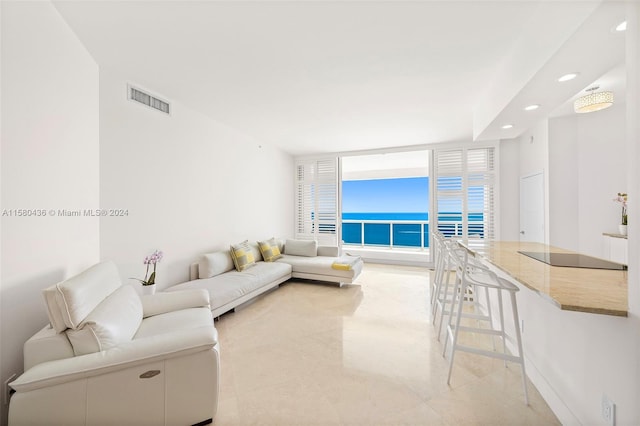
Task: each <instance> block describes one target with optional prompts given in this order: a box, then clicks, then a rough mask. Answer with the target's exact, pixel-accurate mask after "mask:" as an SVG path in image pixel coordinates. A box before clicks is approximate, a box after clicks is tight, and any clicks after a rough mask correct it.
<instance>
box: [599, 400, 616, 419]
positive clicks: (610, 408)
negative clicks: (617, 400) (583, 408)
mask: <svg viewBox="0 0 640 426" xmlns="http://www.w3.org/2000/svg"><path fill="white" fill-rule="evenodd" d="M602 418H603V419H604V420H605V421H606V422H607V425H608V426H615V425H616V404H614V403H613V401H611V400H610V399H609V397H608V396H607V395H604V394H603V395H602Z"/></svg>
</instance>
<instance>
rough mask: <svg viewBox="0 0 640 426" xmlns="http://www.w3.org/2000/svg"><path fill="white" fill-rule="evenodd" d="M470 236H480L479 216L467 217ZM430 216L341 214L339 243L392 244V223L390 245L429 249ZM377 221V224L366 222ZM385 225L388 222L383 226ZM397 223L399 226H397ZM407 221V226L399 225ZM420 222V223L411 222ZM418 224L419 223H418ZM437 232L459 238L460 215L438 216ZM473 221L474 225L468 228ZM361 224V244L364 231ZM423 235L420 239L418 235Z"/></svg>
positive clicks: (446, 214) (423, 214)
mask: <svg viewBox="0 0 640 426" xmlns="http://www.w3.org/2000/svg"><path fill="white" fill-rule="evenodd" d="M468 219H469V222H470V227H469V233H470V234H478V235H482V228H483V226H482V221H483V214H482V213H471V214H469V218H468ZM428 220H429V213H427V212H423V213H342V240H343V241H344V243H345V244H363V243H364V244H365V245H374V246H389V245H391V222H393V246H394V247H395V246H400V247H420V246H421V244H422V241H424V247H429V232H430V228H429V224H428V223H424V222H427V221H428ZM369 221H377V223H368V222H369ZM384 222H388V223H384ZM398 222H400V223H398ZM401 222H407V223H401ZM411 222H419V223H411ZM420 222H421V223H420ZM438 222H439V223H440V230H441V231H442V232H443V233H445V235H449V236H453V235H459V234H457V233H456V223H458V224H459V223H461V222H462V213H460V212H441V213H439V214H438ZM472 222H476V223H477V225H476V226H473V225H471V223H472ZM363 224H364V242H363V241H362V238H363V229H362V226H363ZM421 233H422V234H424V240H422V238H421V235H420V234H421Z"/></svg>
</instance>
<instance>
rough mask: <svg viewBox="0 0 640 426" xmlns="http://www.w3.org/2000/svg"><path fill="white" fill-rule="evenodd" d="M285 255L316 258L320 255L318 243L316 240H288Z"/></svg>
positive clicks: (285, 245)
mask: <svg viewBox="0 0 640 426" xmlns="http://www.w3.org/2000/svg"><path fill="white" fill-rule="evenodd" d="M284 254H289V255H292V256H307V257H315V256H317V255H318V242H317V241H315V240H287V242H286V243H285V244H284Z"/></svg>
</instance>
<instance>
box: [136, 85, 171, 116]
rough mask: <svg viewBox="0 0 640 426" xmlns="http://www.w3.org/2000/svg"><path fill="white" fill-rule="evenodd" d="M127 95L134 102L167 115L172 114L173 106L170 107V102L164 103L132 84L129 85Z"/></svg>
mask: <svg viewBox="0 0 640 426" xmlns="http://www.w3.org/2000/svg"><path fill="white" fill-rule="evenodd" d="M127 93H128V97H129V99H131V100H132V101H135V102H138V103H141V104H143V105H146V106H148V107H150V108H153V109H156V110H158V111H160V112H164V113H165V114H171V109H170V107H171V106H170V105H169V102H167V101H163V100H162V99H160V98H158V97H156V96H155V95H151V94H149V93H147V92H146V91H144V90H141V89H139V88H137V87H134V86H132V85H130V84H128V85H127Z"/></svg>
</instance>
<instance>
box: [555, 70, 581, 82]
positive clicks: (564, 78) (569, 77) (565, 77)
mask: <svg viewBox="0 0 640 426" xmlns="http://www.w3.org/2000/svg"><path fill="white" fill-rule="evenodd" d="M578 74H579V73H577V72H572V73H569V74H565V75H563V76H562V77H560V78H559V79H558V81H559V82H561V83H563V82H565V81H569V80H573V79H574V78H576V77H577V76H578Z"/></svg>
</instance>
